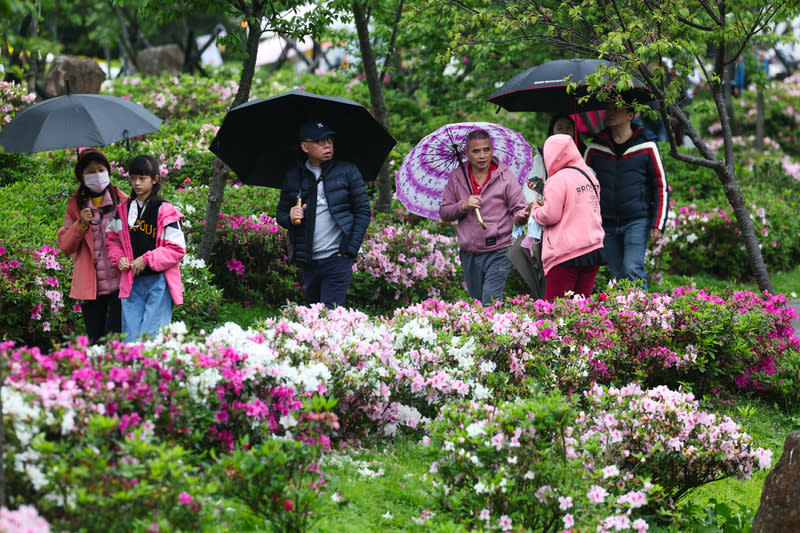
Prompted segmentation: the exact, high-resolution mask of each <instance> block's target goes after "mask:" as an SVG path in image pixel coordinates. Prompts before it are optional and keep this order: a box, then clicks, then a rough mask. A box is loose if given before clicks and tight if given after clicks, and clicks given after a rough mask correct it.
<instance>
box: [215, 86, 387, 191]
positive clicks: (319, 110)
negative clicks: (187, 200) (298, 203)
mask: <svg viewBox="0 0 800 533" xmlns="http://www.w3.org/2000/svg"><path fill="white" fill-rule="evenodd" d="M308 120H318V121H321V122H324V123H325V124H327V125H328V126H329V127H330V128H331V129H332V130H333V131H335V132H336V142H335V144H334V158H335V159H339V160H342V161H349V162H351V163H353V164H355V165H356V166H357V167H358V168H359V170H360V171H361V174H362V175H363V177H364V179H365V180H367V181H369V180H372V179H375V177H376V176H377V175H378V171H379V170H380V168H381V165H382V164H383V162H384V160H385V159H386V156H388V155H389V152H390V151H391V149H392V147H393V146H394V145H395V143H396V142H397V141H395V140H394V138H392V136H391V135H389V132H387V131H386V130H385V129H383V127H382V126H381V125H380V124H379V123H378V122H377V121H376V120H375V118H374V117H373V116H372V115H370V113H369V111H367V109H366V108H365V107H364V106H362V105H361V104H359V103H358V102H354V101H353V100H350V99H348V98H338V97H332V96H321V95H318V94H314V93H309V92H306V91H300V90H294V91H289V92H288V93H284V94H280V95H278V96H273V97H271V98H263V99H259V100H252V101H250V102H247V103H245V104H242V105H239V106H236V107H235V108H233V109H231V110H230V111H228V113H227V115H225V118H224V119H223V121H222V126H220V128H219V131H217V136H216V137H215V138H214V140H213V141H212V142H211V147H210V150H211V151H212V152H214V153H215V154H217V156H219V158H220V159H222V160H223V161H224V162H225V164H226V165H228V166H229V167H231V169H232V170H233V171H234V172H235V173H236V175H237V176H239V179H241V180H242V183H245V184H248V185H263V186H266V187H275V188H280V187H281V182H282V181H283V176H284V175H285V174H286V171H287V170H289V168H291V167H293V166H295V165H296V164H297V163H298V161H301V160H303V159H305V155H304V154H303V152H302V151H301V150H300V139H299V137H298V130H299V128H300V125H302V124H303V123H304V122H306V121H308Z"/></svg>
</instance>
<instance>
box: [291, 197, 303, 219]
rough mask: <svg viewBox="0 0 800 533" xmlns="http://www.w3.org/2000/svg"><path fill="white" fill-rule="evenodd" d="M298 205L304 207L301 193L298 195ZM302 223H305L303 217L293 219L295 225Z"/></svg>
mask: <svg viewBox="0 0 800 533" xmlns="http://www.w3.org/2000/svg"><path fill="white" fill-rule="evenodd" d="M297 207H303V199H302V198H300V195H299V194H298V195H297ZM302 223H303V219H302V218H295V219H294V220H292V224H294V225H295V226H299V225H300V224H302Z"/></svg>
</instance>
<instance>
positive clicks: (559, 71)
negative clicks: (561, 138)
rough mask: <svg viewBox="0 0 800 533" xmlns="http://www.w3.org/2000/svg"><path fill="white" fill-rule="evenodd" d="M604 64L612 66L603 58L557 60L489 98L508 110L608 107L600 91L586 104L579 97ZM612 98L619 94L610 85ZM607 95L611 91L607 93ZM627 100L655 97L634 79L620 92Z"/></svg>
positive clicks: (516, 79)
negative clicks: (572, 87) (572, 86)
mask: <svg viewBox="0 0 800 533" xmlns="http://www.w3.org/2000/svg"><path fill="white" fill-rule="evenodd" d="M601 65H612V63H609V62H608V61H604V60H602V59H557V60H555V61H548V62H547V63H542V64H541V65H537V66H535V67H531V68H529V69H528V70H525V71H522V72H520V73H519V74H517V75H516V76H514V77H513V78H511V79H510V80H508V81H507V82H505V83H504V84H503V86H502V87H500V88H499V89H497V90H496V91H495V92H494V94H493V95H492V96H490V97H489V98H488V100H489V102H492V103H493V104H497V105H499V106H500V107H502V108H504V109H506V110H508V111H543V112H545V111H546V112H553V113H575V112H577V111H592V110H597V109H605V107H606V106H607V105H608V102H609V99H606V100H604V101H601V100H599V99H598V98H597V93H595V94H592V95H591V96H590V97H589V99H588V100H587V101H586V102H584V103H578V100H579V99H580V98H581V97H583V96H586V95H587V94H589V92H588V81H587V79H586V78H587V77H588V76H589V75H591V74H594V73H595V72H597V68H598V67H599V66H601ZM570 82H571V83H577V84H578V86H577V87H576V88H575V91H574V92H572V93H568V92H567V86H568V83H570ZM609 88H610V90H611V94H609V97H610V98H613V96H615V95H616V93H615V92H614V89H613V85H610V86H609ZM607 94H608V93H607ZM621 96H622V97H623V98H625V100H626V101H631V100H636V101H637V102H639V103H640V104H644V103H647V102H649V101H651V100H652V99H653V96H652V95H651V94H650V91H649V90H648V89H647V87H645V86H644V85H642V84H641V82H638V81H635V80H634V87H633V88H632V89H629V90H626V91H624V92H622V93H621Z"/></svg>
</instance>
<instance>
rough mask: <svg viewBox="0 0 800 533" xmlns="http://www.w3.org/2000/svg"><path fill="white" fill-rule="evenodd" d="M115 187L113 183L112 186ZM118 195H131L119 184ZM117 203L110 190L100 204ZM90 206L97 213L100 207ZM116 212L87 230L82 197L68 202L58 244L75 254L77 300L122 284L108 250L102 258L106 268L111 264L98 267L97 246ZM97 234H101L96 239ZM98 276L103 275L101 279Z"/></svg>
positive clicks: (73, 295) (122, 197)
mask: <svg viewBox="0 0 800 533" xmlns="http://www.w3.org/2000/svg"><path fill="white" fill-rule="evenodd" d="M111 187H114V185H110V186H109V188H111ZM114 189H116V193H117V198H119V201H120V202H122V203H124V202H127V201H128V195H127V194H125V193H124V192H122V191H121V190H120V189H118V188H117V187H114ZM111 205H113V200H112V199H111V196H110V195H109V193H108V190H106V194H105V196H104V197H103V201H102V203H101V204H100V208H101V209H105V208H107V207H109V206H111ZM89 207H90V208H91V209H92V213H93V214H94V215H95V216H97V212H98V209H97V208H96V207H94V204H92V203H91V202H89ZM112 216H113V214H111V213H109V214H107V215H105V217H104V219H103V221H102V222H101V223H100V225H99V226H90V227H89V229H88V230H84V229H83V228H81V226H80V218H81V210H80V208H79V207H78V200H77V198H75V196H73V197H72V198H70V199H69V201H68V202H67V211H66V214H65V215H64V224H63V225H62V226H61V228H60V229H59V230H58V247H59V248H60V249H61V251H62V252H64V253H65V254H67V255H73V254H74V255H75V258H74V259H73V264H72V286H71V287H70V291H69V296H70V298H74V299H75V300H96V299H97V294H98V292H99V293H100V294H110V293H112V292H114V291H115V290H117V287H118V286H119V278H118V276H117V273H116V272H114V270H115V269H113V268H112V267H111V264H110V263H109V262H108V257H107V254H101V257H99V259H98V262H99V264H100V266H101V268H102V266H103V265H106V266H107V270H108V271H107V272H98V271H97V269H96V268H95V259H94V258H95V250H96V249H100V248H99V246H98V245H99V244H101V243H102V239H103V237H102V235H101V233H102V231H103V230H105V228H106V226H107V225H108V222H109V219H110V218H111V217H112ZM95 234H97V235H98V237H97V238H96V239H95ZM98 276H99V277H100V278H102V279H100V280H98Z"/></svg>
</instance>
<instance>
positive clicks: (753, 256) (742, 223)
mask: <svg viewBox="0 0 800 533" xmlns="http://www.w3.org/2000/svg"><path fill="white" fill-rule="evenodd" d="M711 94H712V96H713V98H714V103H715V104H716V106H717V111H718V112H719V117H720V124H721V126H722V136H723V139H724V142H725V161H724V164H723V165H719V166H717V167H715V170H716V172H717V176H718V177H719V180H720V182H722V189H723V190H724V191H725V197H726V198H727V199H728V202H730V204H731V208H733V214H734V215H735V216H736V221H737V223H738V225H739V231H741V232H742V241H743V242H744V246H745V249H747V255H748V256H749V257H750V268H751V269H752V270H753V276H755V278H756V283H757V284H758V288H759V289H760V290H762V291H767V292H769V293H770V294H774V293H775V289H774V288H773V287H772V282H771V281H770V279H769V273H768V272H767V266H766V264H764V257H763V256H762V255H761V248H759V247H758V239H757V238H756V232H755V229H754V228H753V221H752V220H751V219H750V211H749V210H748V208H747V203H746V202H745V200H744V196H743V195H742V191H741V189H740V188H739V184H738V183H737V182H736V171H735V166H734V156H733V141H732V138H733V132H732V129H731V122H730V119H729V116H728V106H729V105H730V102H726V101H725V93H724V92H723V87H722V86H721V85H720V84H719V83H714V84H712V86H711Z"/></svg>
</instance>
